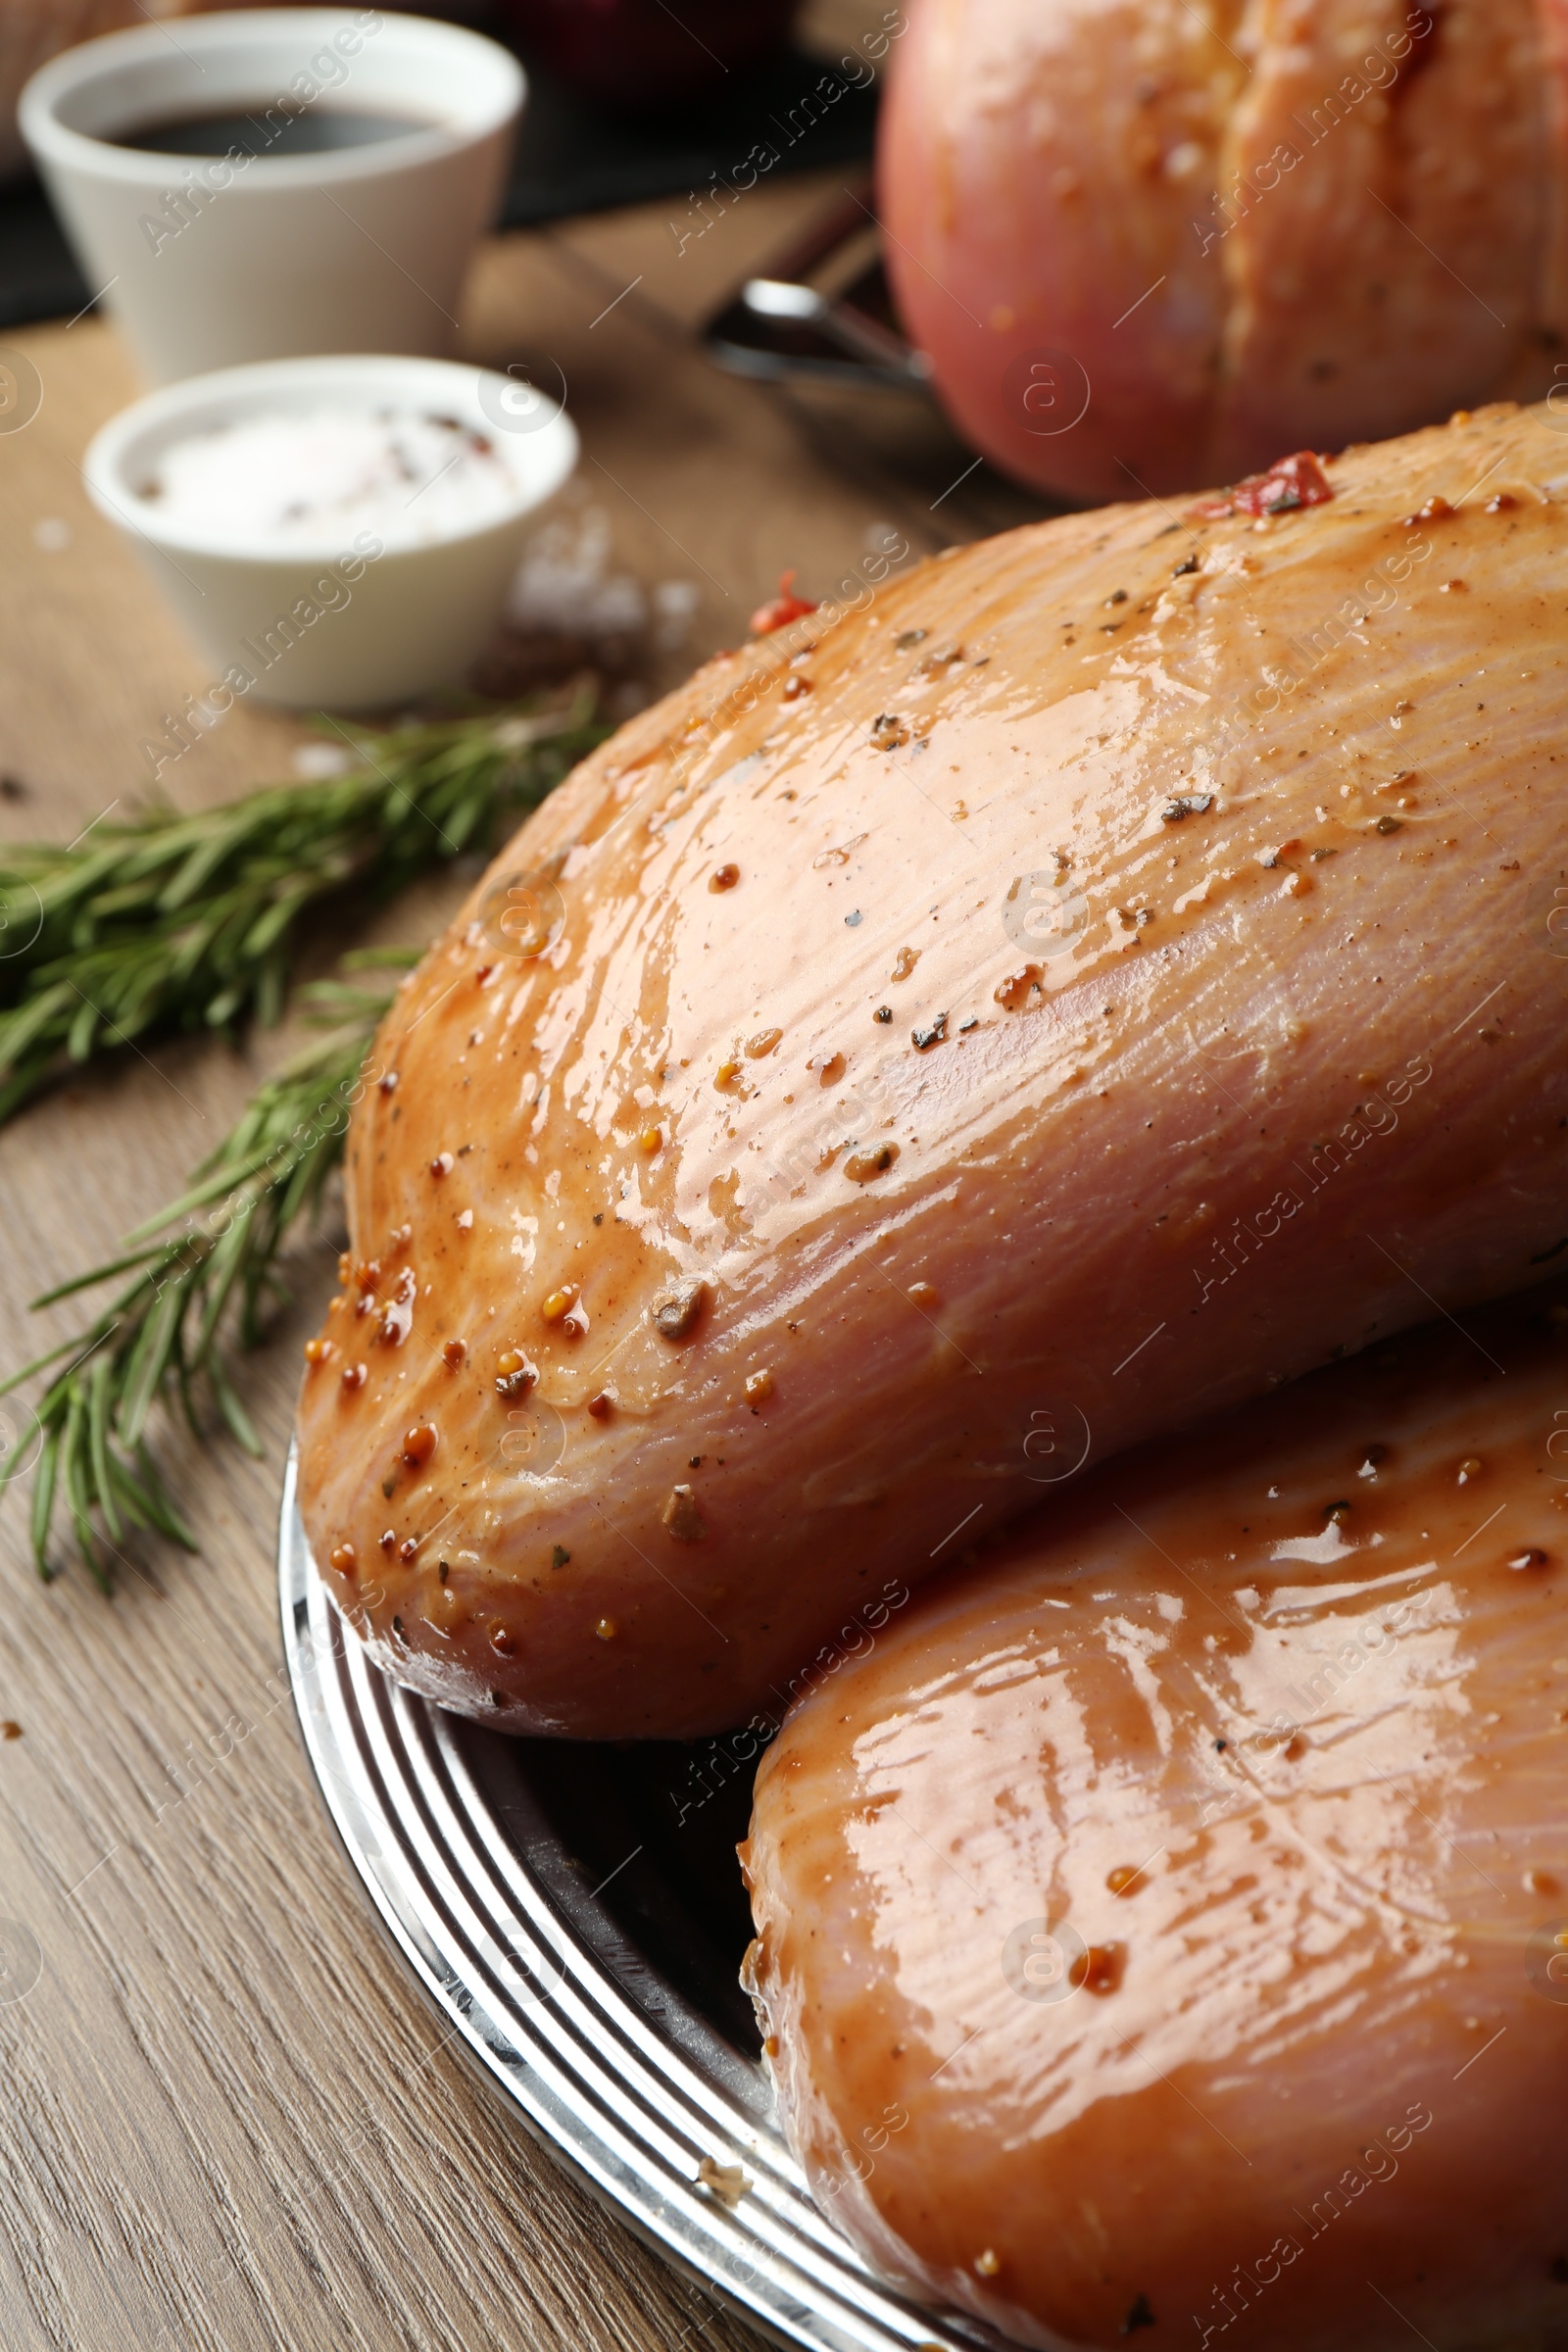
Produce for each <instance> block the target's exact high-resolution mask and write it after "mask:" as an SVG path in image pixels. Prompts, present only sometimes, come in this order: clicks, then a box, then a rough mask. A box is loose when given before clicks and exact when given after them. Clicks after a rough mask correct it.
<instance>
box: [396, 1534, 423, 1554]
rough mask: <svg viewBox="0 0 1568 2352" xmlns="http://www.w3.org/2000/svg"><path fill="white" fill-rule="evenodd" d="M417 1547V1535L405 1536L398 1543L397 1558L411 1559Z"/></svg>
mask: <svg viewBox="0 0 1568 2352" xmlns="http://www.w3.org/2000/svg"><path fill="white" fill-rule="evenodd" d="M418 1548H419V1539H418V1537H417V1536H405V1537H404V1539H403V1541H402V1543H401V1544H399V1545H398V1558H399V1559H400V1560H412V1559H413V1557H414V1555H415V1553H416V1552H417V1550H418Z"/></svg>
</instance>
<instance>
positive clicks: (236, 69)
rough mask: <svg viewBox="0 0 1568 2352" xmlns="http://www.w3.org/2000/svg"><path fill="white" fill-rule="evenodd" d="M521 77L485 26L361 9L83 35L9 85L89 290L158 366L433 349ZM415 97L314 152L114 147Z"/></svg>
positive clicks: (477, 229) (499, 173) (373, 107)
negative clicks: (21, 82)
mask: <svg viewBox="0 0 1568 2352" xmlns="http://www.w3.org/2000/svg"><path fill="white" fill-rule="evenodd" d="M524 90H525V83H524V79H523V73H522V69H521V68H520V66H519V65H518V64H517V62H516V60H515V58H514V57H513V56H511V55H510V54H509V52H508V51H507V50H505V49H503V48H501V47H500V46H499V44H498V43H496V42H495V41H489V40H486V39H484V38H483V36H482V35H480V34H478V33H474V32H468V31H466V30H464V29H463V28H462V27H461V26H459V25H438V24H435V23H434V22H432V21H431V20H430V19H428V18H424V17H400V16H388V15H386V14H384V13H383V12H382V11H381V10H379V9H375V8H351V7H345V8H343V9H331V8H267V9H247V10H244V11H235V12H234V13H232V14H229V15H222V16H210V17H181V18H180V19H179V20H178V21H177V25H163V24H151V23H149V24H146V25H136V26H134V27H133V28H132V29H131V30H130V31H128V32H112V33H108V34H106V35H105V36H104V37H103V38H102V39H100V40H95V41H84V42H83V43H82V45H81V46H80V48H77V49H71V50H68V51H67V52H66V53H65V55H64V56H62V57H57V58H55V59H53V60H52V61H51V63H50V64H48V65H46V66H44V67H43V68H42V69H41V70H40V71H39V72H38V73H35V74H34V75H33V76H32V79H31V80H30V81H29V82H28V83H27V86H26V88H25V90H24V92H23V94H22V101H21V106H20V109H19V120H20V122H21V125H22V132H23V136H24V137H25V140H26V142H27V145H28V147H29V148H30V150H31V152H32V155H33V159H34V161H35V162H36V164H37V166H38V169H39V171H40V172H41V173H42V175H43V178H44V181H45V184H46V185H47V187H48V189H49V193H50V195H51V196H52V198H53V199H54V203H55V207H56V210H57V211H58V213H59V215H60V217H61V220H62V221H64V223H65V226H66V229H67V232H68V234H69V236H70V238H71V241H72V244H73V246H74V248H75V251H76V256H77V259H78V261H79V262H80V265H81V268H82V270H83V272H84V274H85V275H86V277H87V280H88V283H89V285H90V286H91V287H92V289H93V291H94V293H95V294H100V293H101V294H102V296H103V298H104V300H105V302H106V303H107V305H108V307H109V309H110V312H111V314H112V316H113V317H114V319H115V322H116V324H117V325H118V326H119V327H120V329H121V331H122V333H123V335H124V337H125V339H126V341H127V342H128V343H129V345H130V348H131V350H132V352H133V354H134V355H135V358H136V360H137V363H138V365H139V366H140V368H141V369H142V372H143V374H144V375H145V376H147V377H148V378H149V380H150V381H151V382H153V383H155V384H158V383H170V382H172V381H174V380H175V379H176V378H178V377H180V376H184V375H193V374H198V373H201V372H203V371H205V370H207V369H209V368H223V367H230V366H233V365H235V364H237V363H240V362H243V361H247V360H262V359H276V358H281V357H283V356H285V355H287V354H290V353H303V352H326V351H403V352H442V351H445V350H446V349H447V348H448V347H449V345H450V342H451V338H452V335H453V331H454V328H455V326H456V317H455V314H456V311H457V308H458V297H459V290H460V288H461V285H462V282H463V274H464V270H465V269H466V265H467V261H468V257H469V255H470V253H471V251H472V249H473V245H474V242H475V240H476V238H478V237H479V235H480V234H481V233H482V232H483V231H484V230H485V229H486V228H487V227H488V226H489V225H490V224H491V222H492V221H494V219H495V216H496V212H497V209H498V206H499V203H500V197H501V190H502V185H503V179H504V175H505V172H506V168H507V163H508V159H509V156H510V153H511V144H512V135H513V128H514V125H515V121H516V118H517V114H518V111H519V109H520V108H521V105H522V101H523V95H524ZM315 107H323V108H327V109H329V110H331V111H333V112H337V111H341V110H355V111H358V112H360V113H362V114H366V113H368V114H379V115H383V116H408V117H413V118H415V119H417V122H418V123H420V124H421V125H423V126H422V127H419V128H417V129H414V130H412V131H409V132H407V133H405V134H400V135H396V136H393V137H389V138H382V139H377V140H374V141H372V142H370V143H368V144H366V145H362V146H356V147H344V148H339V149H335V150H333V151H330V152H326V153H320V154H309V155H306V154H301V155H287V154H281V155H269V154H268V153H266V151H265V148H264V149H263V152H261V153H260V154H258V155H256V156H254V157H252V158H250V159H249V160H246V161H243V162H241V161H238V160H237V159H236V157H235V155H234V153H233V151H232V150H230V152H229V154H227V155H226V156H219V157H211V158H208V157H196V156H171V155H162V154H156V153H147V152H144V151H143V150H141V149H139V148H134V147H121V146H117V145H116V144H115V140H116V139H117V137H124V136H126V135H134V134H136V133H138V132H141V131H144V130H146V129H148V128H150V127H152V126H153V125H155V124H158V123H166V122H169V121H171V120H172V119H174V118H180V117H189V116H200V115H216V114H220V113H224V112H239V113H248V114H250V115H251V116H252V118H253V120H254V121H255V122H256V123H257V124H258V126H259V132H260V135H261V136H263V137H265V136H266V135H267V131H268V125H269V123H272V124H277V123H281V121H282V120H283V117H284V115H285V113H286V112H289V111H294V112H298V111H302V110H303V111H310V110H311V109H313V108H315Z"/></svg>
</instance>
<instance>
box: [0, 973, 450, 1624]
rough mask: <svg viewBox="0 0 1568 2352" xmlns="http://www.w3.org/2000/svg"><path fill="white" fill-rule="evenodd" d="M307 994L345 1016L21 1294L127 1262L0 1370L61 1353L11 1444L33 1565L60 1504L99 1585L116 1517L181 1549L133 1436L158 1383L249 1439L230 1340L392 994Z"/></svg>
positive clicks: (304, 1196)
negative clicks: (206, 1142)
mask: <svg viewBox="0 0 1568 2352" xmlns="http://www.w3.org/2000/svg"><path fill="white" fill-rule="evenodd" d="M393 960H395V961H397V962H400V963H407V962H409V961H412V960H413V958H412V957H411V956H404V955H402V954H400V953H397V952H393V953H392V954H391V955H382V956H358V957H347V958H345V962H347V963H350V964H354V963H361V964H363V963H368V962H370V961H393ZM311 995H312V998H313V1000H314V1002H315V1005H316V1006H317V1008H318V1010H319V1011H322V1012H325V1013H326V1014H327V1015H328V1017H331V1018H333V1019H335V1020H340V1021H341V1020H345V1019H347V1020H352V1022H353V1024H354V1025H353V1027H352V1028H351V1029H348V1030H346V1031H340V1032H339V1033H338V1034H336V1035H334V1036H333V1037H332V1038H331V1039H329V1040H328V1041H326V1042H325V1043H322V1044H318V1045H313V1046H312V1047H310V1048H309V1049H308V1051H306V1052H305V1053H303V1054H298V1055H297V1056H296V1057H295V1058H294V1059H293V1060H292V1061H290V1062H288V1063H287V1064H286V1065H285V1067H284V1068H283V1069H281V1070H280V1071H278V1072H277V1074H276V1075H275V1076H274V1077H271V1078H269V1079H268V1080H267V1081H266V1082H265V1084H264V1085H262V1086H261V1087H260V1088H258V1090H257V1092H256V1094H255V1095H254V1096H253V1097H252V1099H251V1102H250V1103H249V1105H248V1106H247V1108H246V1110H245V1111H244V1113H243V1115H242V1116H241V1118H240V1119H239V1121H238V1123H237V1125H236V1126H235V1127H234V1128H233V1129H232V1130H231V1131H230V1133H229V1134H228V1135H227V1136H225V1137H224V1139H223V1141H222V1143H221V1144H220V1145H219V1147H218V1149H217V1151H216V1152H212V1153H211V1154H210V1155H209V1157H208V1158H206V1159H205V1160H203V1161H202V1163H201V1165H200V1166H199V1167H198V1168H197V1169H196V1170H195V1171H194V1172H193V1175H192V1178H191V1182H190V1185H189V1187H188V1189H187V1190H186V1191H185V1192H184V1193H183V1194H182V1195H181V1197H180V1198H179V1199H178V1200H177V1201H171V1202H170V1203H169V1205H168V1207H166V1208H164V1209H161V1210H160V1211H159V1213H158V1215H157V1216H155V1217H152V1218H150V1219H149V1220H148V1221H147V1223H146V1224H144V1225H142V1226H139V1227H138V1228H137V1230H136V1231H135V1232H134V1233H131V1234H127V1236H126V1237H125V1249H124V1254H123V1255H122V1256H120V1257H118V1258H116V1259H114V1260H113V1261H112V1262H111V1263H110V1264H108V1265H103V1266H94V1267H92V1268H91V1269H90V1270H89V1271H88V1272H87V1273H85V1274H78V1275H76V1276H75V1277H74V1278H73V1280H72V1281H70V1282H65V1283H62V1284H61V1285H60V1286H59V1287H58V1289H56V1290H53V1291H50V1292H49V1293H48V1294H47V1295H46V1296H45V1297H44V1298H42V1299H35V1300H34V1301H33V1303H34V1305H35V1306H39V1307H44V1306H53V1305H54V1304H56V1303H57V1302H58V1301H59V1300H60V1299H70V1298H73V1296H74V1295H75V1294H76V1293H77V1292H79V1291H85V1290H91V1289H94V1288H96V1287H97V1286H98V1285H99V1284H100V1283H104V1282H108V1281H110V1280H112V1279H113V1278H115V1277H116V1276H119V1275H124V1274H129V1275H130V1276H131V1280H130V1282H129V1283H128V1284H127V1286H126V1287H125V1288H124V1289H123V1291H122V1292H121V1293H120V1295H119V1296H118V1297H117V1298H116V1299H114V1300H113V1301H112V1302H111V1303H110V1304H109V1305H108V1306H107V1307H105V1309H104V1310H103V1312H102V1313H101V1314H100V1315H99V1316H98V1318H97V1320H96V1321H95V1322H94V1323H93V1324H92V1325H91V1326H90V1327H89V1328H88V1329H87V1330H86V1331H85V1332H82V1333H79V1334H78V1335H77V1336H76V1337H74V1338H73V1339H70V1340H67V1341H64V1342H63V1343H62V1345H61V1346H60V1347H58V1348H52V1349H51V1350H50V1351H49V1353H48V1354H47V1355H42V1356H39V1357H38V1358H37V1359H36V1361H35V1362H33V1363H30V1364H26V1365H25V1366H24V1367H23V1369H22V1370H21V1371H20V1372H14V1373H13V1374H12V1375H11V1376H10V1378H9V1379H8V1380H6V1381H4V1382H0V1397H3V1396H6V1395H7V1394H9V1392H10V1391H12V1390H13V1389H16V1388H18V1387H20V1386H21V1384H22V1383H23V1382H24V1381H25V1380H29V1379H31V1378H32V1376H33V1375H34V1374H35V1373H39V1372H44V1371H47V1370H48V1369H49V1367H50V1366H51V1365H52V1364H57V1363H58V1362H59V1361H60V1359H61V1357H62V1356H69V1357H70V1358H71V1361H70V1362H69V1363H68V1364H67V1365H66V1367H65V1369H64V1370H63V1371H59V1372H56V1374H55V1376H54V1378H53V1379H52V1380H51V1381H50V1383H49V1385H48V1387H47V1388H46V1389H45V1390H44V1392H43V1395H42V1397H40V1398H39V1400H38V1404H37V1408H36V1412H35V1415H34V1419H35V1422H36V1428H35V1429H29V1432H28V1438H27V1441H26V1443H25V1446H21V1447H18V1448H16V1449H14V1451H13V1470H15V1469H22V1468H25V1467H26V1466H27V1458H28V1457H29V1456H30V1457H32V1458H34V1459H35V1460H36V1473H35V1477H34V1483H33V1490H32V1552H33V1558H34V1559H35V1561H36V1562H37V1566H38V1572H39V1574H40V1575H41V1576H44V1577H48V1576H50V1575H51V1574H52V1573H53V1570H52V1568H51V1566H50V1535H51V1530H52V1527H53V1524H54V1520H55V1516H56V1512H57V1509H58V1508H61V1507H63V1509H64V1511H65V1513H66V1515H67V1517H68V1518H69V1520H70V1523H71V1525H72V1527H73V1530H74V1533H75V1538H76V1542H77V1544H78V1545H79V1547H80V1550H81V1554H82V1557H83V1558H84V1560H85V1561H86V1563H87V1566H88V1567H89V1569H90V1570H91V1572H92V1574H93V1576H94V1577H95V1578H96V1580H97V1582H98V1584H99V1585H100V1586H101V1587H102V1589H103V1590H104V1591H105V1592H106V1593H107V1592H108V1591H110V1590H111V1588H112V1584H113V1577H112V1573H111V1570H110V1567H109V1566H108V1564H107V1563H106V1560H105V1557H104V1554H105V1552H106V1551H108V1552H111V1553H112V1552H113V1550H114V1548H115V1547H116V1546H117V1545H118V1544H120V1543H121V1542H123V1538H124V1535H125V1532H126V1530H127V1528H131V1527H146V1528H156V1529H157V1530H158V1531H159V1532H160V1533H161V1534H163V1535H165V1536H169V1537H171V1538H172V1540H173V1541H174V1542H175V1543H176V1544H184V1545H185V1546H186V1547H187V1549H190V1550H194V1549H195V1547H196V1542H195V1538H194V1537H193V1536H192V1534H191V1533H190V1530H189V1529H188V1528H187V1527H186V1525H185V1522H184V1520H183V1519H182V1518H181V1517H180V1515H179V1512H178V1510H177V1508H176V1507H175V1504H174V1502H173V1499H172V1496H171V1495H170V1493H169V1491H168V1488H167V1486H166V1485H165V1482H164V1479H163V1476H162V1474H161V1472H160V1471H159V1469H158V1466H157V1464H156V1463H155V1461H154V1460H153V1457H152V1454H151V1452H150V1451H149V1448H148V1445H147V1437H146V1430H147V1421H148V1416H149V1414H150V1412H151V1410H152V1407H153V1405H154V1403H155V1402H157V1401H158V1400H159V1399H160V1398H162V1399H164V1400H165V1401H166V1402H168V1403H170V1404H174V1403H177V1404H179V1405H180V1406H181V1407H182V1408H183V1410H184V1413H185V1416H186V1419H187V1420H188V1421H189V1423H190V1426H191V1428H192V1430H193V1431H194V1432H195V1433H196V1435H197V1436H198V1437H201V1436H202V1424H201V1420H200V1417H199V1406H200V1403H201V1402H202V1400H203V1397H205V1398H206V1400H207V1401H209V1402H210V1403H211V1404H212V1405H213V1406H216V1408H217V1411H218V1414H219V1416H220V1418H221V1421H222V1423H223V1424H224V1425H225V1426H226V1427H227V1429H228V1430H229V1431H230V1433H231V1434H232V1435H233V1436H234V1437H235V1438H236V1439H238V1441H239V1443H240V1444H241V1445H242V1446H245V1447H246V1449H247V1450H248V1451H249V1452H251V1453H255V1454H259V1453H260V1452H261V1450H262V1448H261V1444H260V1441H259V1439H258V1438H257V1435H256V1432H255V1429H254V1428H253V1427H252V1424H251V1420H250V1416H249V1414H248V1413H247V1412H246V1410H245V1407H244V1405H243V1404H242V1403H241V1402H240V1398H239V1396H238V1394H237V1391H236V1389H235V1386H234V1381H233V1377H232V1374H231V1372H230V1369H229V1362H228V1349H229V1348H230V1346H231V1345H232V1344H233V1343H235V1342H237V1343H238V1345H239V1346H240V1347H242V1348H249V1347H254V1346H255V1345H256V1343H257V1341H258V1340H259V1339H260V1338H261V1336H262V1332H263V1325H264V1317H265V1310H266V1307H267V1305H268V1303H269V1301H270V1300H271V1299H275V1298H279V1297H282V1296H284V1295H285V1294H284V1289H283V1284H282V1281H281V1279H280V1276H279V1273H278V1261H279V1258H280V1256H281V1254H282V1251H283V1249H284V1246H285V1244H286V1242H287V1240H288V1238H289V1236H290V1234H291V1233H292V1232H293V1230H294V1229H295V1228H296V1226H298V1224H299V1223H300V1221H301V1220H302V1219H303V1218H304V1217H305V1216H307V1215H308V1214H309V1213H310V1211H312V1210H313V1209H315V1208H316V1207H317V1206H318V1205H319V1201H320V1198H321V1190H322V1187H323V1186H324V1184H325V1182H326V1179H327V1177H328V1175H329V1174H330V1172H331V1170H332V1169H333V1168H334V1167H335V1166H336V1165H337V1162H338V1160H339V1158H340V1157H341V1155H342V1151H343V1131H344V1128H345V1127H346V1126H347V1123H348V1114H349V1110H350V1107H351V1106H352V1103H354V1102H355V1101H356V1100H357V1099H358V1096H359V1094H360V1093H361V1092H363V1089H364V1086H365V1084H366V1082H367V1080H366V1073H367V1062H366V1056H367V1054H368V1051H369V1045H370V1038H371V1035H372V1032H373V1030H374V1026H375V1022H376V1020H377V1019H378V1018H379V1017H380V1015H381V1013H382V1012H384V1011H385V1009H386V1006H387V1005H388V1003H389V1002H390V997H389V996H388V995H385V994H375V993H372V992H370V991H369V990H365V989H356V988H354V987H352V986H349V985H346V984H334V983H326V984H322V985H321V986H319V988H318V989H316V990H314V991H312V992H311ZM172 1226H177V1227H179V1228H180V1230H178V1231H175V1232H171V1231H170V1230H169V1229H170V1228H171V1227H172ZM158 1237H161V1238H158Z"/></svg>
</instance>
